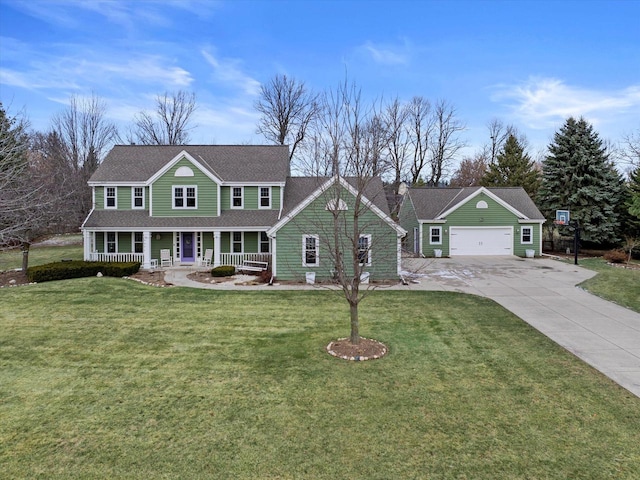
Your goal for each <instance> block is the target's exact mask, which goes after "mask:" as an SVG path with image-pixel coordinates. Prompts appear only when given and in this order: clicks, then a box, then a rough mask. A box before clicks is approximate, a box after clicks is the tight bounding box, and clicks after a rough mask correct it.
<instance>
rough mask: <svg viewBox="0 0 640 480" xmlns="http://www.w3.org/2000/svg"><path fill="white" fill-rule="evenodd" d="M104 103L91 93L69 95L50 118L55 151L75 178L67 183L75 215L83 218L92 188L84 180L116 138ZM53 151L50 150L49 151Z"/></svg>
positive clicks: (116, 131) (116, 133)
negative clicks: (82, 95)
mask: <svg viewBox="0 0 640 480" xmlns="http://www.w3.org/2000/svg"><path fill="white" fill-rule="evenodd" d="M106 111H107V104H106V102H105V101H104V100H102V99H101V98H99V97H97V96H96V95H92V96H91V97H88V98H84V99H81V98H78V97H76V96H72V97H71V98H70V100H69V106H68V107H67V108H66V109H65V110H63V111H62V112H61V113H59V114H57V115H55V116H54V117H53V120H52V132H51V133H53V134H55V137H52V139H53V140H55V142H57V143H59V144H60V145H57V146H55V147H54V148H53V150H55V154H63V155H65V160H66V162H67V164H68V165H69V166H71V168H72V169H73V170H74V172H75V175H76V178H75V179H74V181H73V182H72V183H71V184H70V186H69V188H70V189H72V191H73V194H74V198H75V200H74V203H75V206H76V215H75V216H76V217H77V218H84V217H85V216H86V215H87V214H88V213H89V210H90V209H91V204H92V201H91V189H90V188H89V186H88V185H87V181H88V180H89V178H90V177H91V175H93V172H95V170H96V168H97V167H98V165H99V164H100V162H101V161H102V159H103V158H104V156H105V155H106V153H107V151H108V150H109V148H111V146H112V145H113V144H114V143H115V142H116V141H117V140H118V138H119V137H118V129H117V127H116V126H115V124H114V123H112V122H110V121H108V120H107V118H106ZM52 153H53V152H52Z"/></svg>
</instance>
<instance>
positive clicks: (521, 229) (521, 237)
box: [520, 227, 533, 245]
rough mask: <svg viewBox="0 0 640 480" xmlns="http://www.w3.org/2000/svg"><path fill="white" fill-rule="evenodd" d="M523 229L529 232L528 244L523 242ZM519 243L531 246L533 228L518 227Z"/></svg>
mask: <svg viewBox="0 0 640 480" xmlns="http://www.w3.org/2000/svg"><path fill="white" fill-rule="evenodd" d="M525 228H526V229H527V230H529V238H530V239H531V240H530V241H528V242H525V241H524V230H525ZM520 243H521V244H522V245H533V227H520Z"/></svg>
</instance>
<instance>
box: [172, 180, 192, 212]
mask: <svg viewBox="0 0 640 480" xmlns="http://www.w3.org/2000/svg"><path fill="white" fill-rule="evenodd" d="M197 189H198V187H196V186H195V185H194V186H180V187H173V208H174V209H176V208H177V209H181V208H198V206H197V201H196V199H197Z"/></svg>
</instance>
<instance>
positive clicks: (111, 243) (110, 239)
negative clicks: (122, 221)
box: [106, 232, 118, 253]
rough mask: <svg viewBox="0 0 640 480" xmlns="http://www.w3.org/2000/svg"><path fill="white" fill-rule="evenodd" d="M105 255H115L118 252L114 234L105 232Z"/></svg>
mask: <svg viewBox="0 0 640 480" xmlns="http://www.w3.org/2000/svg"><path fill="white" fill-rule="evenodd" d="M106 243H107V245H106V250H107V253H116V252H117V251H118V244H117V240H116V232H107V242H106Z"/></svg>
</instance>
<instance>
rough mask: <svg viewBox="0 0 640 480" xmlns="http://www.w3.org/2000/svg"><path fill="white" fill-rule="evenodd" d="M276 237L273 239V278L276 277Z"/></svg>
mask: <svg viewBox="0 0 640 480" xmlns="http://www.w3.org/2000/svg"><path fill="white" fill-rule="evenodd" d="M276 273H277V272H276V236H275V235H274V236H273V237H271V276H272V277H275V276H276Z"/></svg>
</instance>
